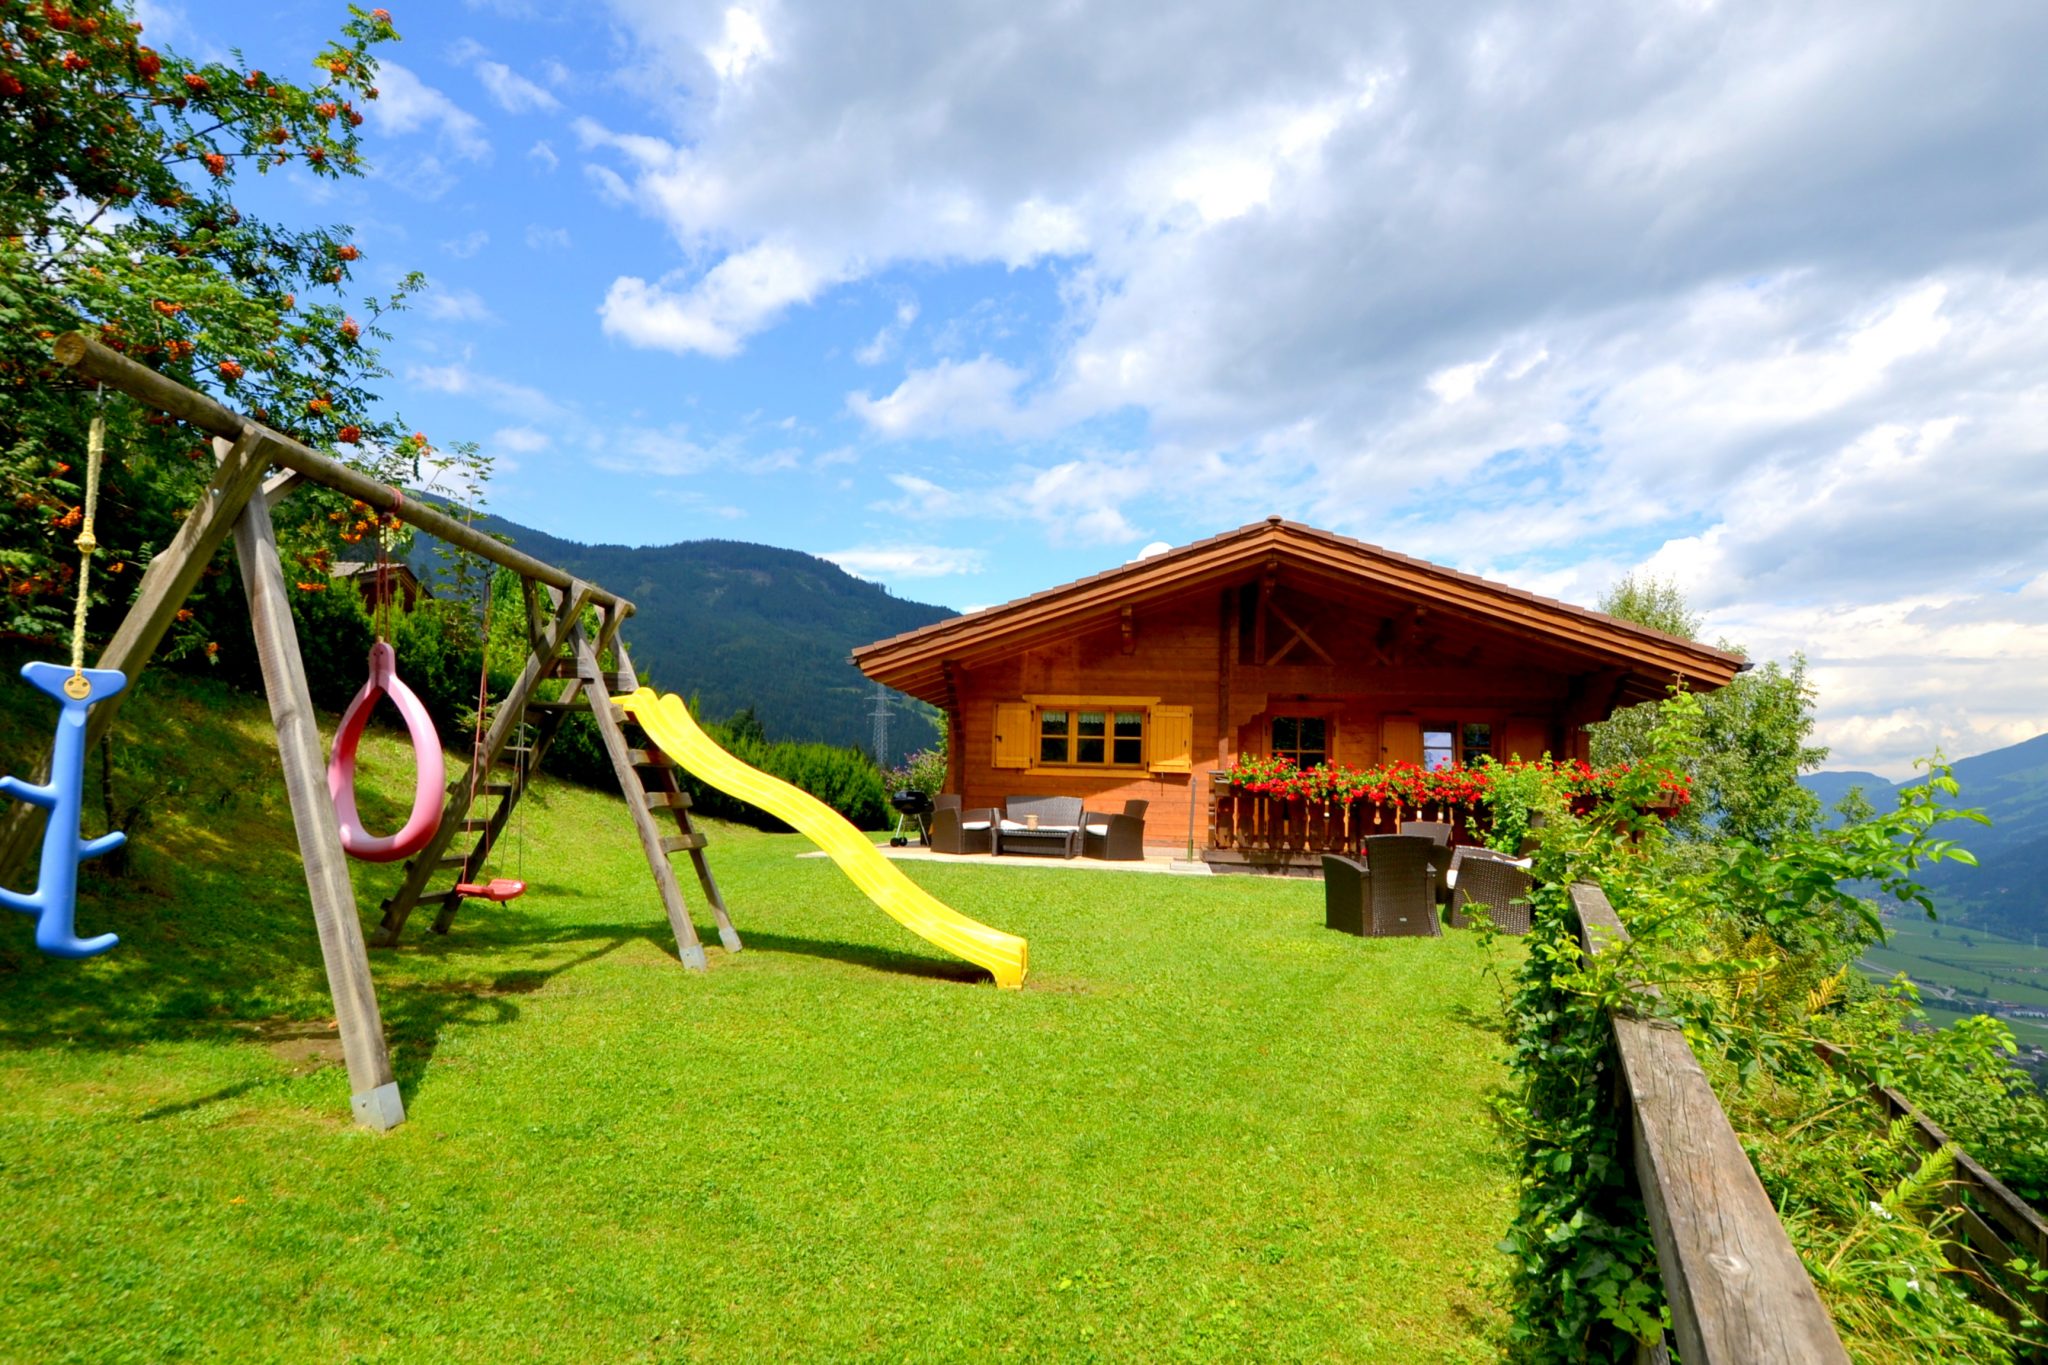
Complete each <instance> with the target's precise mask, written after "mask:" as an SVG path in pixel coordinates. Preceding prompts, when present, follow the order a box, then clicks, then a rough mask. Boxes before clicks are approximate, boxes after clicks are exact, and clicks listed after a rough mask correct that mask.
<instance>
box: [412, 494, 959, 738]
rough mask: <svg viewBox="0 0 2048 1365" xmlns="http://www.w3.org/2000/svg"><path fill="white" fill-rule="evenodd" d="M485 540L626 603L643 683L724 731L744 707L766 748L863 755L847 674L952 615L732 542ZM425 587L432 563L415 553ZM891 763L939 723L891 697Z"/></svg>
mask: <svg viewBox="0 0 2048 1365" xmlns="http://www.w3.org/2000/svg"><path fill="white" fill-rule="evenodd" d="M478 526H479V527H480V529H483V530H486V531H489V532H491V533H492V534H494V535H503V536H505V537H506V538H507V539H508V540H509V541H510V542H511V543H512V544H513V545H515V546H517V547H518V548H519V549H521V550H524V551H525V552H526V553H528V554H530V555H533V556H535V557H536V558H539V559H544V560H546V561H547V562H548V563H550V564H555V565H559V566H560V567H561V568H564V569H566V570H568V571H569V572H570V573H572V574H575V575H576V576H577V577H579V578H586V579H589V580H590V581H592V582H595V583H600V584H603V585H604V586H605V587H606V588H608V589H610V590H611V591H613V592H616V593H618V594H620V595H621V596H623V597H626V598H629V599H631V601H632V603H633V606H634V608H635V612H634V615H633V618H632V620H630V621H628V622H627V623H626V627H625V629H626V640H627V643H628V644H629V645H630V646H631V648H632V651H633V663H634V666H635V667H637V668H638V669H639V670H640V673H641V675H642V677H643V679H648V680H651V681H652V683H653V684H654V685H656V686H658V687H660V688H661V689H662V690H663V691H667V692H680V693H681V694H683V695H684V696H686V697H688V696H695V697H696V698H697V699H698V702H699V705H700V710H701V711H702V713H703V715H705V716H706V717H708V718H710V719H714V720H723V719H725V718H726V717H728V716H730V715H732V714H733V713H734V712H736V711H739V710H741V709H743V708H745V707H752V708H753V710H754V714H755V716H756V717H758V718H759V720H760V722H761V724H762V726H763V727H764V728H765V729H766V730H767V732H768V734H769V736H770V737H772V738H774V739H792V740H824V741H826V742H828V743H832V744H849V745H858V746H859V747H860V748H862V749H867V748H869V747H871V745H872V741H873V733H874V721H873V719H872V714H873V711H874V697H875V685H874V684H873V683H871V682H869V681H868V680H867V679H866V678H863V677H862V676H861V674H860V670H858V669H856V668H855V667H854V666H853V665H852V664H850V663H848V662H847V655H848V654H849V653H850V652H851V651H852V650H853V648H854V647H855V646H856V645H864V644H867V643H869V642H870V641H874V640H880V639H883V638H885V637H887V636H890V635H895V634H898V633H900V632H902V631H906V630H915V629H916V628H917V627H919V626H924V625H929V624H931V623H932V622H934V621H941V620H944V619H945V618H947V617H949V616H952V615H954V613H953V612H952V611H951V610H950V609H948V608H946V607H935V606H930V605H927V604H925V603H922V602H906V601H904V600H903V599H901V598H898V597H892V596H890V595H889V593H888V592H887V591H886V590H885V589H883V588H881V587H880V586H878V585H876V584H873V583H867V582H863V581H862V580H860V579H858V578H855V577H853V576H852V575H851V574H849V573H847V572H846V571H845V570H843V569H841V568H840V567H839V566H838V565H836V564H833V563H831V562H830V561H829V560H823V559H819V558H818V557H817V556H815V555H808V554H804V553H802V552H800V551H797V550H783V549H777V548H776V547H774V546H772V545H752V544H748V543H747V542H744V541H737V540H688V541H683V542H681V543H680V544H676V545H653V546H643V547H638V548H634V547H629V546H624V545H579V544H577V543H576V542H574V541H569V540H561V539H559V538H557V537H555V536H551V535H547V534H546V533H544V532H541V531H536V530H533V529H532V528H530V527H526V526H520V525H518V524H517V523H515V522H510V521H506V520H504V519H503V518H499V517H485V518H483V519H481V520H480V521H479V522H478ZM419 556H420V557H419V558H418V559H417V560H416V565H415V567H416V568H418V569H419V571H420V572H421V573H422V575H423V576H424V575H425V574H427V573H428V572H429V570H430V569H431V567H432V561H431V552H429V551H426V550H425V549H424V548H422V550H421V551H420V552H419ZM888 695H889V697H890V699H891V701H892V703H893V706H894V709H893V712H892V716H891V720H890V725H889V749H890V752H889V753H888V754H887V755H884V760H885V761H886V762H889V763H894V762H896V761H898V760H900V759H901V758H902V756H903V755H904V754H906V753H908V752H910V751H911V750H913V749H919V748H923V747H925V746H926V745H928V744H931V743H932V742H934V740H935V739H936V738H937V734H938V732H937V730H936V729H935V728H934V726H933V723H932V719H931V718H932V716H933V715H934V713H933V712H932V711H931V709H930V708H929V707H927V706H925V705H924V704H923V703H921V702H914V701H912V700H910V699H909V698H906V697H904V696H902V695H900V694H898V693H894V692H891V693H889V694H888Z"/></svg>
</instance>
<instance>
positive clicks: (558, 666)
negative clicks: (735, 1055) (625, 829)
mask: <svg viewBox="0 0 2048 1365" xmlns="http://www.w3.org/2000/svg"><path fill="white" fill-rule="evenodd" d="M520 586H521V588H522V590H523V591H524V594H525V599H526V627H527V641H528V645H529V648H530V653H529V654H528V656H527V660H526V666H525V668H523V669H522V670H521V672H520V675H519V679H518V681H517V682H515V683H514V684H513V685H512V688H511V690H510V691H509V692H507V693H506V694H505V699H504V701H503V702H501V703H500V704H499V707H498V714H497V716H496V717H495V718H494V719H493V720H492V722H491V728H490V731H489V733H488V734H487V735H486V736H485V738H484V741H483V744H482V748H481V752H480V753H477V754H474V755H472V758H471V766H470V771H469V772H466V773H464V774H463V776H462V777H461V778H459V779H458V780H457V781H455V782H454V783H452V784H451V785H450V787H449V789H448V803H447V805H446V807H445V808H444V809H443V811H442V814H441V825H440V828H439V829H438V830H436V831H435V834H434V837H433V839H432V840H431V841H429V843H428V844H427V846H426V847H425V848H424V849H422V850H421V851H420V852H419V854H418V855H417V856H416V857H414V858H413V859H412V861H410V862H408V863H407V864H406V869H405V872H406V875H405V880H404V882H403V883H402V884H401V885H400V887H399V889H398V891H397V892H395V893H394V894H393V895H392V896H391V898H390V899H388V900H386V901H385V902H384V906H383V910H384V919H383V923H382V924H381V926H380V927H379V928H378V931H377V933H376V935H375V936H374V937H373V939H372V940H371V941H372V942H374V943H376V944H378V945H379V946H389V945H391V944H394V943H396V942H397V941H398V938H399V935H400V933H401V932H402V931H403V930H404V928H405V923H406V920H407V919H408V918H409V917H410V916H411V914H412V912H413V910H414V908H415V907H417V906H418V905H419V904H420V903H421V902H423V901H435V902H438V904H439V911H438V913H436V915H435V916H434V922H433V929H434V932H435V933H437V934H445V933H447V932H448V931H449V929H450V928H451V927H452V926H453V925H454V923H455V916H456V913H457V912H458V911H459V910H460V909H461V908H462V902H463V900H464V897H463V895H462V894H461V893H460V892H459V891H457V890H455V889H454V886H453V885H451V886H449V887H448V888H446V889H444V890H440V891H435V892H428V891H427V890H426V886H427V883H428V882H429V881H431V880H433V878H434V877H435V875H436V874H437V873H438V872H440V871H441V870H442V869H444V868H450V867H452V868H454V869H456V872H455V882H456V883H462V882H473V881H475V880H476V879H477V878H478V877H479V876H480V875H481V874H482V872H483V869H484V867H485V865H486V863H487V862H488V860H489V858H490V854H491V850H492V848H493V847H495V846H496V844H497V842H498V840H499V839H500V837H502V835H503V834H504V832H505V830H506V828H507V827H508V825H509V823H510V821H511V817H512V812H513V809H514V808H515V807H516V806H517V805H518V803H519V800H520V798H522V797H523V796H525V794H526V789H527V787H528V785H529V784H530V783H531V782H532V779H533V775H534V773H536V772H537V771H538V770H539V767H540V762H541V760H542V759H543V758H545V757H546V755H547V751H548V749H549V747H550V746H551V745H552V744H553V743H554V740H555V736H556V735H557V734H558V733H560V731H561V727H562V721H563V718H564V717H566V716H567V715H568V714H569V713H570V712H572V711H589V712H590V713H591V718H592V719H593V720H594V721H595V722H596V728H597V732H598V736H599V738H600V740H601V741H602V742H603V745H604V748H605V752H606V755H607V756H608V757H609V758H610V759H611V762H612V769H613V773H614V775H615V776H616V777H617V778H618V781H619V791H620V794H621V795H622V796H624V797H625V798H626V807H627V810H628V811H629V812H630V813H631V815H632V817H633V825H634V829H635V831H636V832H637V833H638V834H639V836H640V844H641V849H642V851H643V852H644V853H645V854H646V855H647V860H648V865H649V867H650V869H651V870H652V871H653V873H654V881H655V887H656V889H657V890H658V891H659V892H660V894H661V899H662V909H663V910H664V912H665V913H666V914H667V916H668V920H669V926H670V928H671V929H672V930H673V931H674V933H675V936H676V952H677V955H678V956H679V957H680V958H681V959H682V962H683V965H684V966H686V967H689V968H691V969H693V970H696V971H703V970H705V969H706V968H707V967H708V966H709V963H708V961H707V960H706V958H705V954H704V946H703V944H702V943H701V942H700V941H699V940H698V938H697V930H696V927H695V926H694V925H693V924H692V923H691V922H690V916H689V912H688V909H687V908H686V907H685V906H684V904H683V899H682V888H681V886H680V885H679V884H678V883H677V881H676V875H675V870H674V868H673V867H671V866H670V864H669V854H670V853H671V852H680V851H684V850H687V851H688V852H689V854H690V857H691V860H692V861H693V863H694V864H695V867H696V872H697V881H698V884H699V885H700V886H701V887H702V888H703V889H704V895H705V899H706V900H707V901H708V902H709V903H710V905H711V907H712V910H713V913H714V914H715V915H716V917H717V921H718V933H719V938H720V940H721V941H722V942H723V943H724V945H725V947H726V949H727V951H729V952H738V951H739V950H740V939H739V935H738V933H737V932H735V931H734V929H733V927H732V920H731V918H730V916H729V915H728V914H727V913H726V908H725V901H724V899H723V898H722V897H721V896H720V895H719V892H718V883H717V881H716V880H715V879H713V877H712V875H711V868H710V865H709V864H708V863H706V862H705V860H704V842H705V841H704V836H703V835H702V834H701V833H699V832H697V831H695V830H693V829H691V827H690V817H689V794H688V793H687V792H685V791H683V790H682V789H681V787H680V786H679V785H678V784H677V783H676V780H675V774H674V772H673V770H672V768H661V769H660V770H659V771H660V773H661V776H660V777H658V778H657V779H656V780H655V781H654V783H653V784H651V785H650V784H649V783H648V782H646V781H645V780H643V778H642V776H641V770H640V768H639V767H637V766H636V755H637V756H638V759H639V760H641V761H645V760H648V759H649V757H650V755H649V753H648V752H647V751H636V750H630V749H628V747H627V745H626V741H625V736H624V734H623V732H622V730H621V728H620V724H621V721H620V717H621V715H622V713H620V712H619V711H618V708H616V707H614V706H613V704H612V701H611V693H610V690H609V689H610V688H613V687H618V688H619V689H620V690H623V691H632V690H633V689H634V688H637V687H638V686H639V683H638V681H637V680H636V679H635V677H634V675H633V671H632V664H631V662H630V660H629V659H628V658H627V655H626V652H625V646H624V642H623V641H622V640H620V639H619V637H618V630H619V626H620V625H621V624H622V622H623V621H624V616H623V614H622V613H620V612H618V611H617V610H616V609H613V608H601V609H600V610H601V612H602V616H601V623H600V627H599V632H598V640H597V643H596V644H595V645H594V646H593V644H592V643H591V641H590V640H589V638H588V637H587V635H586V634H585V632H584V630H583V625H582V618H583V613H584V608H585V606H586V605H587V604H588V602H589V595H588V594H589V590H588V587H587V585H585V584H583V583H581V582H580V581H576V580H572V583H571V590H570V591H568V592H566V593H565V592H560V591H557V590H556V589H554V588H548V589H547V598H548V603H549V605H550V606H551V607H552V608H553V614H552V618H551V619H550V618H548V616H547V615H546V613H544V612H543V611H542V608H541V605H540V600H539V593H538V592H536V590H535V585H534V583H533V581H532V580H531V579H522V580H521V582H520ZM607 649H610V650H613V651H614V653H615V657H616V658H617V659H618V661H619V663H620V665H621V668H620V670H619V671H616V672H610V673H607V672H605V671H603V670H602V669H601V668H600V666H599V660H600V658H601V657H602V655H603V653H604V651H605V650H607ZM553 678H570V679H573V680H574V685H572V686H571V687H570V688H568V689H567V690H566V691H565V692H564V693H563V695H562V696H561V697H559V698H557V699H554V700H542V699H540V698H538V697H536V696H535V692H536V690H537V689H538V687H539V685H540V684H541V683H542V682H543V681H545V680H548V679H553ZM521 738H524V739H525V743H523V744H522V743H519V742H517V741H519V740H520V739H521ZM652 757H653V759H655V760H657V761H658V760H659V758H660V756H659V755H658V754H656V755H652ZM506 764H509V765H510V767H511V769H512V772H511V778H510V780H509V781H498V780H494V779H493V773H494V771H495V770H496V769H498V768H499V767H500V766H501V765H506ZM472 784H474V791H475V793H476V795H477V796H479V797H484V796H489V797H494V798H496V800H497V805H496V807H495V808H494V809H492V811H491V813H490V814H489V815H488V816H484V817H472V816H471V815H470V794H471V791H472ZM663 808H666V809H669V810H671V811H672V812H673V813H674V816H675V819H676V823H677V827H678V830H679V834H677V835H675V836H668V837H664V836H663V835H662V833H661V831H660V829H659V827H658V826H657V825H656V823H655V819H654V815H653V811H655V810H658V809H663ZM464 834H474V835H476V836H477V839H476V842H475V843H474V844H473V845H471V846H470V848H469V849H467V850H466V851H463V852H453V851H451V845H452V844H453V843H454V841H455V840H456V839H457V838H458V837H460V836H461V835H464Z"/></svg>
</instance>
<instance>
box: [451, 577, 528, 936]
mask: <svg viewBox="0 0 2048 1365" xmlns="http://www.w3.org/2000/svg"><path fill="white" fill-rule="evenodd" d="M496 588H497V582H496V579H495V578H494V577H486V578H485V580H484V628H483V649H482V651H481V652H482V659H481V661H480V662H479V663H478V665H477V674H476V726H475V729H474V732H473V734H472V737H471V739H470V748H469V809H470V810H472V811H474V810H475V809H476V795H477V783H478V781H479V779H480V778H481V777H482V776H483V774H484V766H485V765H484V759H485V757H486V755H485V753H484V728H485V727H484V722H485V719H486V717H488V716H489V714H490V709H491V606H492V603H493V602H494V601H495V599H496V598H497V595H498V594H497V592H496ZM525 728H526V727H525V724H524V722H521V724H520V726H519V731H516V732H514V733H513V734H512V735H510V736H509V737H508V738H509V739H510V740H511V741H512V742H513V744H514V746H515V749H516V746H517V745H518V743H519V741H521V740H523V739H524V738H525V735H524V734H523V733H520V732H523V731H524V730H525ZM516 751H517V752H518V754H519V757H518V759H517V760H516V761H515V762H514V764H513V772H512V784H511V785H512V791H511V799H512V800H513V801H515V802H519V804H518V805H516V806H514V807H513V810H512V819H513V821H514V824H515V826H516V830H515V838H516V839H517V840H518V844H519V853H518V864H517V868H516V870H517V872H518V874H519V875H518V877H516V878H512V879H507V878H504V877H493V878H491V879H490V880H489V881H487V882H479V881H468V882H461V883H458V884H457V885H456V888H455V889H456V891H457V892H459V893H461V894H463V895H466V896H480V897H482V898H483V899H485V900H493V901H507V900H511V899H512V898H513V897H515V896H518V895H520V894H522V893H523V892H524V891H525V890H526V880H525V878H526V806H525V803H524V801H523V800H522V799H521V798H523V797H524V796H525V795H526V775H527V766H526V761H527V758H528V757H529V755H528V752H527V751H526V750H524V749H516ZM488 860H489V856H488V854H486V861H488ZM464 870H465V871H467V872H468V873H469V875H470V876H471V877H476V876H479V875H481V874H482V872H483V868H482V867H481V866H478V867H474V868H465V869H464Z"/></svg>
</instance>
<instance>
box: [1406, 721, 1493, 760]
mask: <svg viewBox="0 0 2048 1365" xmlns="http://www.w3.org/2000/svg"><path fill="white" fill-rule="evenodd" d="M1492 752H1493V726H1491V725H1489V724H1487V723H1485V722H1484V721H1470V720H1468V721H1465V722H1463V723H1462V724H1460V723H1459V722H1456V721H1447V720H1445V721H1431V722H1430V723H1429V724H1427V725H1424V726H1423V727H1422V766H1423V767H1425V768H1448V767H1450V766H1451V765H1452V764H1453V763H1477V762H1478V761H1479V760H1480V758H1482V757H1483V756H1485V755H1487V754H1491V753H1492Z"/></svg>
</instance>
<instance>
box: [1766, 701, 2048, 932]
mask: <svg viewBox="0 0 2048 1365" xmlns="http://www.w3.org/2000/svg"><path fill="white" fill-rule="evenodd" d="M1953 766H1954V770H1955V777H1956V781H1957V782H1958V783H1960V784H1961V786H1962V797H1961V801H1962V804H1963V805H1964V806H1967V807H1972V808H1975V809H1977V810H1981V811H1983V812H1984V813H1985V814H1986V815H1989V816H1990V817H1991V821H1992V823H1991V824H1990V825H1989V826H1985V825H1951V826H1949V827H1948V829H1947V831H1946V833H1947V834H1948V835H1949V836H1950V837H1952V838H1954V839H1956V840H1957V841H1958V842H1960V843H1961V844H1962V845H1963V847H1965V848H1967V849H1969V850H1970V851H1971V852H1972V853H1974V854H1976V855H1977V866H1976V867H1969V866H1966V865H1964V864H1961V863H1942V864H1939V865H1938V866H1935V867H1932V868H1929V869H1927V871H1926V872H1924V873H1923V874H1922V875H1921V876H1920V879H1919V880H1920V883H1921V885H1923V886H1925V887H1926V888H1927V889H1928V890H1929V891H1930V892H1932V893H1933V895H1934V898H1935V903H1936V904H1937V905H1938V906H1939V907H1940V909H1941V913H1942V918H1944V919H1951V918H1953V919H1955V920H1957V921H1959V922H1961V923H1965V924H1975V925H1977V926H1979V927H1981V928H1984V929H1989V930H1993V931H1995V932H1997V933H2001V934H2007V935H2010V936H2012V937H2014V938H2021V939H2024V938H2026V937H2028V936H2029V935H2032V934H2040V933H2048V735H2036V736H2034V738H2032V739H2029V740H2022V741H2021V742H2020V743H2018V744H2013V745H2008V746H2007V747H2006V748H2003V749H1993V750H1992V751H1991V752H1989V753H1984V754H1978V755H1976V756H1975V757H1973V758H1965V759H1958V760H1957V761H1956V762H1955V764H1954V765H1953ZM1799 780H1800V782H1801V784H1802V785H1804V786H1805V787H1806V789H1807V790H1808V791H1811V792H1812V793H1813V794H1814V795H1815V796H1817V797H1819V798H1820V800H1821V804H1822V805H1824V806H1828V807H1832V806H1833V805H1834V804H1835V802H1837V801H1839V800H1840V799H1841V798H1842V797H1843V796H1844V795H1846V794H1847V792H1848V790H1849V788H1850V787H1852V786H1860V787H1861V788H1862V789H1863V795H1864V798H1865V799H1866V800H1868V801H1869V802H1870V803H1871V804H1872V805H1875V806H1877V807H1878V808H1879V809H1884V808H1886V807H1888V806H1889V805H1890V804H1891V803H1892V802H1893V801H1894V800H1895V799H1896V797H1897V793H1898V791H1899V789H1900V788H1901V787H1907V786H1912V785H1914V784H1915V783H1918V782H1922V781H1924V780H1925V778H1924V777H1914V778H1911V779H1909V780H1908V781H1906V782H1903V783H1892V782H1887V781H1886V780H1885V779H1884V778H1882V777H1879V776H1877V774H1875V773H1859V772H1819V773H1811V774H1809V775H1807V776H1806V777H1802V778H1801V779H1799Z"/></svg>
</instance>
